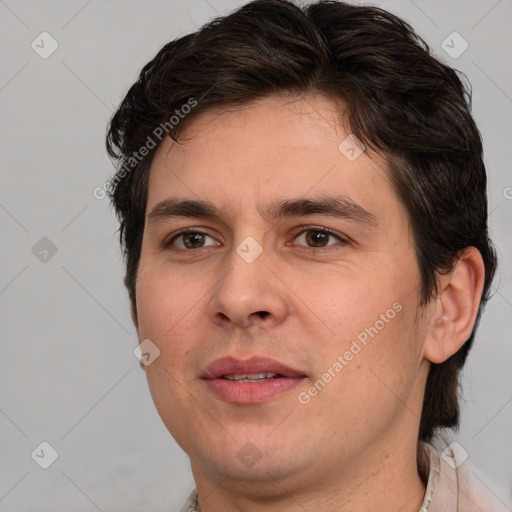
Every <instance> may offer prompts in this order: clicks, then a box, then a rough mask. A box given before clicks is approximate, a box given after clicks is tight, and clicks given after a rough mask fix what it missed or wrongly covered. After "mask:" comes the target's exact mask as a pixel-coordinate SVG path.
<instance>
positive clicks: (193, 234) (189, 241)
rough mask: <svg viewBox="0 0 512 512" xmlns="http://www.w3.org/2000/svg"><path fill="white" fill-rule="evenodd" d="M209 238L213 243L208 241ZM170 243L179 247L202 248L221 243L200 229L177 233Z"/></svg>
mask: <svg viewBox="0 0 512 512" xmlns="http://www.w3.org/2000/svg"><path fill="white" fill-rule="evenodd" d="M208 239H210V240H211V241H212V242H213V243H207V241H208ZM169 245H173V246H174V247H177V248H178V249H201V247H207V246H208V245H219V242H217V241H216V240H214V239H213V238H212V237H211V236H209V235H207V234H206V233H202V232H200V231H187V232H185V233H180V234H179V235H176V236H175V237H174V238H173V239H172V240H171V241H170V242H169Z"/></svg>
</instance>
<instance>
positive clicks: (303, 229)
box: [163, 226, 348, 252]
mask: <svg viewBox="0 0 512 512" xmlns="http://www.w3.org/2000/svg"><path fill="white" fill-rule="evenodd" d="M300 229H301V230H300V231H299V232H297V233H296V234H295V235H294V238H293V239H294V240H295V239H297V238H298V237H299V236H301V235H303V234H304V233H307V232H309V231H316V232H319V233H325V234H327V235H330V236H332V237H335V238H337V239H338V240H339V242H340V243H342V244H343V245H345V244H348V240H347V239H346V238H344V237H343V236H341V235H340V234H338V233H336V232H335V231H333V230H332V229H329V228H324V227H321V226H302V227H301V228H300ZM190 233H199V234H201V235H206V236H209V237H210V238H213V236H211V235H210V234H208V232H206V231H201V230H200V229H194V228H186V229H183V230H182V231H178V233H176V234H175V235H174V236H173V237H172V238H171V239H170V240H169V241H166V242H164V244H163V245H164V248H170V247H172V245H173V243H174V242H175V241H176V240H177V239H178V238H179V237H180V236H183V235H187V234H190ZM286 245H287V246H289V245H293V244H291V243H289V242H286ZM334 245H335V244H334ZM298 247H302V248H304V249H308V250H310V251H312V252H323V251H325V250H326V249H328V248H329V247H331V245H328V246H325V247H310V246H298ZM174 249H175V250H178V251H185V252H192V251H201V249H204V247H198V248H197V249H182V248H178V247H175V248H174Z"/></svg>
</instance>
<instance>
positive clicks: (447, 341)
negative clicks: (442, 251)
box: [423, 247, 485, 363]
mask: <svg viewBox="0 0 512 512" xmlns="http://www.w3.org/2000/svg"><path fill="white" fill-rule="evenodd" d="M484 277H485V267H484V262H483V260H482V255H481V254H480V252H479V251H478V249H476V247H467V248H466V249H464V250H463V251H462V252H461V253H460V254H459V259H458V260H457V262H456V263H455V266H454V267H453V270H452V271H451V272H450V273H449V274H446V275H440V276H439V278H438V283H439V284H438V286H439V293H438V297H437V299H436V300H435V301H433V302H432V303H431V308H430V313H431V314H430V319H429V325H428V332H427V336H426V339H425V345H424V348H423V356H424V358H425V359H427V360H428V361H430V362H432V363H442V362H444V361H446V360H447V359H448V358H449V357H450V356H452V355H453V354H455V353H456V352H457V351H458V350H459V349H460V347H461V346H462V345H463V344H464V343H465V342H466V341H467V339H468V338H469V336H470V335H471V332H472V330H473V327H474V325H475V321H476V316H477V314H478V308H479V306H480V299H481V297H482V291H483V286H484Z"/></svg>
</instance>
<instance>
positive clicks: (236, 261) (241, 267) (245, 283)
mask: <svg viewBox="0 0 512 512" xmlns="http://www.w3.org/2000/svg"><path fill="white" fill-rule="evenodd" d="M226 263H227V264H226V268H227V270H226V272H225V274H224V277H223V278H222V279H221V280H220V281H219V283H217V285H216V286H215V287H214V289H213V290H212V293H213V295H212V298H211V300H210V302H209V304H208V306H207V315H208V317H209V318H210V320H211V321H212V322H214V323H215V324H216V325H219V326H222V327H223V328H232V329H234V328H249V327H251V326H254V325H258V326H260V327H274V326H276V325H279V324H281V323H282V322H283V321H284V320H285V319H286V317H287V315H288V314H289V309H290V308H289V302H288V300H287V296H286V292H287V289H286V287H285V286H284V285H283V283H282V282H281V281H280V280H279V279H277V278H276V277H275V275H276V274H277V275H279V272H277V269H275V268H272V267H273V265H271V264H270V261H269V258H266V257H265V255H264V253H263V254H262V255H261V256H259V257H258V258H257V259H256V260H255V261H253V262H252V263H248V262H247V261H245V260H244V259H243V258H242V257H240V256H239V255H238V254H237V253H236V252H235V251H233V254H232V255H231V256H230V258H229V260H228V261H227V262H226ZM274 266H275V265H274ZM272 270H273V271H272Z"/></svg>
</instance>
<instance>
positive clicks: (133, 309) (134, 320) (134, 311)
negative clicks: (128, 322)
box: [130, 302, 139, 332]
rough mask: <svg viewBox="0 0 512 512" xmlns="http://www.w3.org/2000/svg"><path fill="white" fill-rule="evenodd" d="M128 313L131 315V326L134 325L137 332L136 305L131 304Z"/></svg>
mask: <svg viewBox="0 0 512 512" xmlns="http://www.w3.org/2000/svg"><path fill="white" fill-rule="evenodd" d="M130 313H131V315H132V322H133V325H135V329H137V332H139V316H138V314H137V304H135V302H131V305H130Z"/></svg>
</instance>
